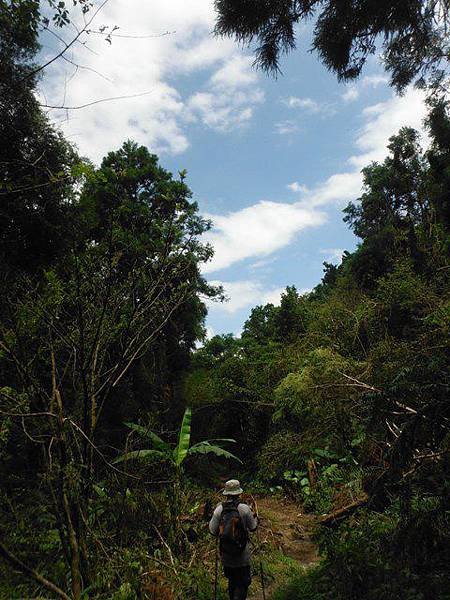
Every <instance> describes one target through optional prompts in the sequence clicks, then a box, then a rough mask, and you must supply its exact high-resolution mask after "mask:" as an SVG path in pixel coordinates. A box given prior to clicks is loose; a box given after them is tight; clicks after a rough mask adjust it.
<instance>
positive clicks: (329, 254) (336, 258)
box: [320, 248, 344, 264]
mask: <svg viewBox="0 0 450 600" xmlns="http://www.w3.org/2000/svg"><path fill="white" fill-rule="evenodd" d="M320 253H321V254H324V255H325V260H326V261H327V262H331V263H337V264H339V263H340V262H341V261H342V255H343V254H344V249H343V248H324V249H323V250H321V251H320Z"/></svg>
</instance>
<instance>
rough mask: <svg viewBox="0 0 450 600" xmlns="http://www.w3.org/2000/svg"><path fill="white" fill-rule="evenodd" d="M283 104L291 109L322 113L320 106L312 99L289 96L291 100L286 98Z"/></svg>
mask: <svg viewBox="0 0 450 600" xmlns="http://www.w3.org/2000/svg"><path fill="white" fill-rule="evenodd" d="M282 103H283V104H285V105H286V106H288V107H289V108H304V109H306V110H308V111H310V112H313V113H317V112H319V111H320V104H318V103H317V102H316V101H315V100H313V99H312V98H298V97H297V96H289V98H284V99H283V100H282Z"/></svg>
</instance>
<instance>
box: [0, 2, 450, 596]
mask: <svg viewBox="0 0 450 600" xmlns="http://www.w3.org/2000/svg"><path fill="white" fill-rule="evenodd" d="M80 3H81V4H84V5H85V8H86V11H87V12H89V10H92V9H91V5H90V4H89V3H87V2H86V3H84V2H80ZM49 4H50V9H51V11H53V12H52V14H53V19H54V21H55V23H56V25H57V26H58V27H61V28H63V27H64V26H65V24H66V22H67V20H68V19H69V17H68V15H67V13H66V12H65V9H64V3H59V4H57V3H54V2H50V3H49ZM254 4H255V3H254V2H242V3H241V2H232V1H230V0H228V1H226V2H217V3H216V5H217V9H218V11H219V17H218V33H220V34H225V35H232V36H235V37H237V39H238V40H239V41H251V40H252V39H253V38H258V36H259V38H260V43H261V46H260V47H259V55H258V56H257V59H258V58H259V60H260V61H262V65H263V67H264V68H267V69H270V68H276V67H277V64H278V62H277V61H278V55H279V53H282V52H283V51H287V50H289V49H292V48H293V46H294V44H293V41H292V40H291V42H289V35H288V34H289V32H290V31H293V27H294V25H295V23H296V22H297V21H299V20H300V19H301V18H303V13H302V7H301V6H300V5H302V4H308V5H309V9H310V11H312V10H313V8H314V5H315V4H316V3H314V2H308V3H302V2H266V3H264V5H265V12H264V11H262V13H264V14H262V13H261V14H259V13H258V10H257V9H256V8H255V6H254ZM294 4H295V5H296V6H297V11H298V13H295V14H294V13H293V12H292V5H294ZM318 4H320V6H321V9H322V10H323V12H322V13H321V14H320V15H319V17H318V28H317V38H316V50H318V52H319V54H320V56H321V57H322V59H323V60H324V62H325V64H326V65H327V66H328V67H330V68H333V69H334V70H335V71H336V72H337V74H338V76H340V77H356V76H357V75H358V74H359V71H358V68H357V66H359V70H361V68H362V67H363V64H364V60H365V58H366V57H367V55H368V54H369V53H371V52H374V51H375V49H374V47H373V45H372V46H371V45H370V40H372V37H373V36H377V35H386V38H385V39H386V40H389V44H387V46H386V52H387V60H388V63H387V69H388V70H390V72H391V74H392V73H393V84H394V85H395V86H397V87H398V88H399V89H401V88H402V86H404V85H406V84H407V83H409V82H410V81H412V80H415V79H416V78H418V77H420V78H421V82H420V84H421V85H423V86H428V85H429V86H430V89H431V86H434V87H432V90H433V93H430V95H429V100H428V116H427V120H426V124H425V126H426V130H427V133H428V141H427V145H426V147H421V143H420V137H419V134H418V132H416V131H415V130H413V129H410V128H403V129H401V130H400V131H399V132H398V133H397V134H396V135H395V136H393V137H392V138H391V140H390V142H389V146H388V148H387V154H386V158H385V160H384V161H383V162H380V163H372V164H369V165H367V166H366V167H365V169H364V170H363V176H364V186H363V190H362V193H361V196H360V197H359V198H355V199H354V201H353V202H351V203H350V204H349V205H348V206H347V207H346V208H345V210H344V213H343V218H344V221H345V222H346V223H347V225H348V227H349V228H351V230H352V231H353V232H354V233H355V235H356V236H357V237H358V240H359V243H358V247H357V249H356V250H355V251H354V252H346V253H345V254H344V256H343V259H342V262H341V263H340V264H339V265H337V266H336V265H334V264H329V263H324V273H323V278H322V280H321V281H320V282H318V284H317V286H316V287H315V288H314V289H313V290H312V291H311V292H309V293H304V294H300V293H298V291H297V290H296V288H295V287H294V286H288V287H286V290H285V292H284V293H283V294H282V298H281V303H280V305H279V306H274V305H273V304H266V305H261V306H256V307H255V308H253V310H252V311H251V313H250V315H249V317H248V319H247V321H246V322H245V325H244V328H243V332H242V335H241V336H240V337H235V336H233V335H231V334H230V335H220V336H214V337H212V338H211V339H206V330H205V318H206V315H207V309H206V305H205V301H206V300H207V299H209V300H216V301H223V300H224V294H223V290H222V289H221V288H220V287H214V286H211V285H210V284H208V281H207V280H206V279H205V277H204V276H203V275H202V265H204V264H205V263H206V262H207V261H208V260H210V259H211V257H212V254H213V249H212V248H211V247H210V245H208V244H207V243H205V242H204V241H203V239H202V234H204V233H205V232H207V231H208V229H209V228H210V227H211V223H210V222H209V221H208V220H206V219H204V218H203V217H202V216H201V214H200V213H199V211H198V207H197V205H196V203H195V202H194V201H193V200H192V192H191V190H190V188H189V187H188V183H187V181H188V178H187V174H186V172H185V171H182V170H180V172H179V173H178V174H177V175H176V176H174V175H173V174H171V173H170V172H168V171H167V170H166V169H164V168H163V167H162V166H161V165H160V162H159V159H158V157H157V156H156V155H155V154H152V153H151V152H150V150H149V149H147V148H145V147H143V146H139V145H138V144H136V143H134V142H133V141H130V140H128V141H124V143H123V145H122V146H121V147H120V148H112V149H111V151H110V152H109V153H108V154H107V155H106V156H105V157H104V158H103V160H102V162H101V164H100V165H99V166H96V165H94V164H92V163H91V162H89V161H88V160H86V159H85V158H83V157H81V156H79V154H78V152H77V150H76V148H75V147H74V146H73V145H71V144H70V143H69V142H68V141H67V140H65V139H64V137H63V136H62V134H61V133H59V132H58V130H57V129H56V128H55V127H54V126H53V125H52V123H51V122H50V121H49V119H48V118H47V116H46V114H45V112H44V111H43V109H42V107H41V106H40V105H39V101H38V99H37V96H36V87H37V85H38V80H39V75H40V68H39V67H38V66H37V64H38V63H37V62H36V56H37V52H38V50H39V44H38V35H39V29H40V27H42V26H44V27H45V26H46V23H47V21H48V18H47V17H45V19H44V17H43V16H42V14H41V6H40V3H39V2H36V1H33V0H25V1H20V2H19V1H9V0H0V64H1V72H0V114H1V119H0V140H1V144H0V178H1V183H0V186H1V187H0V277H1V287H2V293H1V295H0V478H1V483H2V485H1V488H0V511H1V523H0V598H5V599H9V598H12V599H13V598H17V599H18V598H44V597H45V598H49V597H51V598H65V599H66V600H67V599H69V598H70V599H73V600H81V599H82V598H83V599H87V598H92V599H99V600H100V599H114V600H132V599H137V598H149V599H151V598H153V599H155V600H157V599H159V600H164V599H165V600H171V599H172V600H175V599H178V600H194V599H195V600H206V599H210V598H213V584H212V582H213V578H214V541H213V540H212V538H211V537H210V536H209V535H208V533H207V520H208V519H209V517H210V514H211V511H212V508H213V506H214V504H215V502H217V499H218V496H217V493H216V492H217V491H218V490H219V489H220V487H221V485H222V483H223V481H224V479H226V478H228V477H229V476H232V475H233V476H234V475H237V476H239V478H240V480H241V481H242V482H244V483H245V488H246V490H248V491H249V492H251V494H253V496H254V497H255V498H257V499H258V498H264V497H267V496H269V497H274V498H281V499H282V498H288V499H289V501H290V502H292V503H294V504H295V505H297V506H298V510H299V512H300V511H302V512H303V513H306V514H308V515H311V516H312V517H313V518H314V525H315V527H314V532H313V539H314V543H315V544H317V547H318V549H319V553H320V560H317V561H316V562H315V563H314V565H312V566H310V567H309V568H304V567H303V566H302V565H301V564H298V563H297V561H294V560H292V559H289V557H287V558H286V557H284V556H283V552H282V551H280V548H277V546H276V544H275V542H274V539H272V538H274V536H272V538H270V536H269V537H268V536H267V535H266V539H265V540H264V543H263V544H262V545H260V547H259V550H258V552H257V554H258V556H259V557H260V560H261V564H262V567H263V569H264V571H265V574H264V575H263V578H264V577H265V580H266V583H267V585H268V586H269V585H270V583H271V582H276V586H272V588H271V596H270V597H271V598H273V600H296V599H299V598H302V599H304V600H319V599H323V600H362V599H364V600H375V599H377V600H381V599H382V600H390V599H393V598H399V599H404V600H432V599H445V598H447V599H448V598H450V585H449V579H448V573H449V567H450V564H449V559H448V556H449V555H448V547H449V544H450V523H449V518H450V511H449V504H448V497H449V492H450V483H449V477H448V475H449V472H450V469H449V467H450V428H449V424H450V411H449V404H448V398H449V391H450V370H449V362H448V355H449V354H448V352H449V318H450V287H449V277H450V271H449V267H450V262H449V250H450V104H449V103H448V101H447V100H446V98H445V94H444V93H442V88H443V86H444V83H443V76H444V72H443V71H439V69H438V66H439V65H438V61H439V60H441V58H442V55H438V54H439V52H438V51H437V50H436V53H435V54H433V51H432V48H431V46H430V44H435V48H441V49H442V48H444V46H445V40H446V38H445V36H444V33H442V32H441V33H442V35H443V36H444V37H442V38H441V39H440V45H439V44H438V43H437V39H438V38H437V35H438V34H437V32H436V30H435V29H433V28H432V27H431V26H430V21H427V18H428V17H427V13H426V14H425V17H424V20H423V23H422V22H421V21H417V22H416V21H414V20H413V18H412V17H413V16H417V15H416V14H415V13H414V15H413V9H412V5H416V4H417V5H422V4H424V5H426V7H429V6H430V5H431V3H418V2H403V3H397V2H393V3H384V2H380V3H375V4H376V6H377V7H378V8H375V7H374V3H371V2H356V3H352V2H342V3H333V2H321V3H318ZM352 4H357V5H358V10H359V11H360V12H358V11H357V12H356V16H357V17H358V18H355V23H356V25H357V26H356V25H355V27H354V29H353V31H352V35H353V38H352V37H351V36H350V34H349V35H348V36H347V37H346V39H345V40H343V39H341V40H340V42H342V43H341V44H339V43H337V42H336V44H335V45H332V44H331V42H330V39H331V38H332V37H333V35H334V32H335V30H336V19H338V20H340V22H341V24H342V22H345V19H346V18H348V14H349V12H348V10H349V6H350V5H352ZM399 4H403V5H404V6H408V10H406V9H405V11H404V12H402V13H401V14H400V11H397V12H395V11H394V13H395V14H394V17H395V18H392V19H391V20H390V21H389V26H388V22H387V21H386V19H387V18H388V16H387V13H386V11H384V12H383V10H384V9H383V10H382V8H383V7H384V5H392V6H397V5H399ZM435 4H436V3H435ZM241 5H242V6H241ZM275 5H276V7H275V8H274V6H275ZM329 5H334V8H335V11H334V12H333V11H332V7H330V6H329ZM344 5H345V8H346V10H344ZM359 5H364V6H359ZM392 6H391V8H392ZM338 7H340V9H339V10H341V11H342V12H341V13H340V12H339V10H338ZM370 7H372V8H373V11H372V12H370V11H371V8H370ZM241 9H242V12H239V10H241ZM244 9H245V10H244ZM288 9H289V10H288ZM274 10H277V11H278V12H277V13H274ZM376 10H378V11H379V13H378V14H374V13H375V12H376ZM428 10H431V9H429V8H428ZM283 11H286V14H285V12H283ZM361 11H362V12H361ZM364 11H365V12H364ZM306 12H308V11H306ZM257 13H258V14H257ZM46 14H48V13H46ZM274 14H277V15H278V16H280V15H282V16H283V19H282V18H281V16H280V18H279V20H278V21H277V20H276V19H274ZM308 14H309V13H308ZM350 14H353V13H350ZM367 14H371V15H372V18H371V19H369V18H367V19H365V20H364V19H363V18H362V16H361V15H367ZM305 15H306V13H305ZM306 16H307V15H306ZM391 16H392V15H391ZM428 16H429V15H428ZM253 17H254V18H253ZM445 18H446V17H445ZM444 20H445V19H444ZM373 21H374V22H376V24H377V27H378V29H376V28H375V29H373V28H372V26H373ZM418 23H419V25H418ZM406 24H408V27H409V29H408V32H409V33H408V35H409V37H408V40H409V43H411V39H413V37H414V36H413V33H414V34H415V35H416V36H417V37H420V35H422V38H421V39H422V46H421V48H422V51H420V52H419V50H417V51H416V52H415V53H412V54H408V60H404V61H402V60H401V58H402V56H403V53H404V52H405V44H406V41H405V39H404V37H402V35H403V34H405V31H406V29H407V28H406ZM427 24H428V28H427V27H426V25H427ZM416 26H417V27H416ZM422 26H423V28H424V29H420V28H421V27H422ZM389 27H390V28H391V29H390V32H389V31H388V30H389ZM239 28H240V29H239ZM344 30H345V28H344ZM277 35H278V37H277ZM364 35H366V36H369V37H370V39H366V38H364ZM405 35H406V34H405ZM264 36H265V38H264ZM355 40H358V41H357V43H358V44H359V50H360V52H361V55H360V56H359V57H358V55H357V53H356V50H355V49H354V47H353V46H352V44H354V42H355ZM364 40H366V46H364V45H363V44H364ZM430 40H431V41H430ZM433 40H434V41H433ZM271 44H272V45H271ZM345 44H347V46H345ZM427 44H428V45H427ZM352 47H353V50H355V52H353V53H352V51H351V48H352ZM445 48H446V47H445ZM445 48H444V50H445V52H447V53H448V49H445ZM327 53H328V54H327ZM333 53H334V54H333ZM339 53H340V54H339ZM338 54H339V55H340V56H341V59H339V56H338ZM332 55H333V56H334V59H333V60H334V63H332V62H331V61H332ZM343 55H345V56H346V57H347V62H346V61H345V60H344V59H343V58H342V57H343ZM352 61H353V62H355V64H356V65H357V66H355V64H352ZM411 61H412V62H413V63H414V64H412V62H411ZM433 61H434V62H433ZM330 65H331V66H330ZM333 65H334V66H333ZM425 67H427V69H428V70H427V69H425ZM427 76H429V78H430V79H426V77H427ZM181 167H182V165H180V168H181ZM300 269H301V266H300V265H299V270H300ZM261 525H262V528H263V527H264V514H262V516H261ZM266 533H267V532H266ZM255 552H256V550H255ZM217 593H218V598H220V599H222V600H223V599H224V598H226V592H225V588H224V587H222V583H221V585H220V587H219V590H218V592H217ZM258 597H259V596H258ZM255 598H256V596H255Z"/></svg>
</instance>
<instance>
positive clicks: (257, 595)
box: [249, 497, 319, 600]
mask: <svg viewBox="0 0 450 600" xmlns="http://www.w3.org/2000/svg"><path fill="white" fill-rule="evenodd" d="M258 511H259V515H260V518H261V522H260V528H259V537H260V540H261V542H262V543H263V545H265V542H267V544H268V545H269V544H270V545H271V546H275V547H276V548H278V549H279V550H280V552H281V553H282V554H283V555H284V556H288V557H290V558H291V559H294V560H295V561H297V562H299V563H300V564H301V565H303V566H304V567H308V566H311V565H313V564H314V563H315V562H317V561H318V560H319V555H318V551H317V546H316V544H315V543H314V542H313V541H312V540H311V536H312V534H313V530H314V527H315V524H316V521H317V517H315V516H314V515H311V514H303V513H302V511H301V508H300V507H299V506H298V505H297V504H294V503H293V502H291V501H289V500H287V499H285V498H278V497H266V498H261V499H259V500H258ZM255 559H256V560H255V564H254V568H255V571H256V568H257V567H258V568H259V564H258V562H259V561H258V559H257V557H255ZM259 579H260V578H259V577H256V576H255V577H254V580H253V583H252V586H251V588H250V592H249V600H263V594H262V590H261V584H260V580H259ZM277 583H279V582H276V581H275V582H270V583H269V582H268V583H267V584H266V600H269V598H270V596H271V593H272V592H273V591H274V590H275V589H276V587H277Z"/></svg>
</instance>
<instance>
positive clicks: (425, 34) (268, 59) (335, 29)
mask: <svg viewBox="0 0 450 600" xmlns="http://www.w3.org/2000/svg"><path fill="white" fill-rule="evenodd" d="M215 6H216V10H217V13H218V16H217V23H216V33H218V34H219V35H226V36H230V37H234V38H235V39H236V40H237V41H238V42H241V43H243V44H250V43H252V42H255V43H256V51H255V52H256V59H255V62H256V64H257V65H258V66H259V67H261V68H263V69H264V70H266V71H269V72H277V71H279V62H280V56H281V55H282V54H283V53H287V52H289V51H292V50H293V49H295V46H296V35H297V31H296V26H297V25H298V24H299V23H303V22H306V21H307V20H308V19H312V18H314V19H315V27H314V33H313V41H312V49H313V50H314V51H316V52H317V53H318V55H319V57H320V59H321V60H322V62H323V63H324V64H325V66H326V67H327V68H328V69H330V70H331V71H333V72H334V73H336V75H337V76H338V78H339V79H341V80H352V79H354V78H356V77H358V75H359V74H360V73H361V70H362V68H363V66H364V64H365V63H366V61H367V59H368V58H369V56H370V55H373V54H375V52H376V51H377V50H379V49H380V47H381V49H382V53H383V57H384V64H385V67H386V69H387V71H388V72H389V73H390V75H391V82H392V84H393V85H394V86H395V87H397V88H398V89H399V90H402V89H404V88H405V86H406V85H408V84H409V83H410V82H411V81H417V82H419V83H423V82H425V81H427V80H428V81H430V80H431V81H434V82H435V83H436V82H438V81H441V80H442V78H443V77H444V72H445V68H446V65H447V60H448V49H449V38H448V18H449V15H448V4H447V2H445V1H435V0H426V1H419V0H396V1H395V2H392V1H391V2H388V1H381V2H380V1H376V2H374V1H373V0H358V1H354V0H267V1H265V2H259V1H258V0H245V1H242V0H216V2H215Z"/></svg>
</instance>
